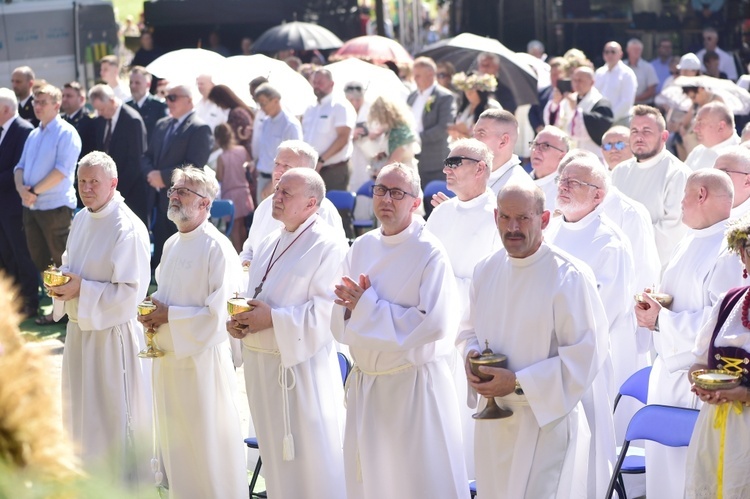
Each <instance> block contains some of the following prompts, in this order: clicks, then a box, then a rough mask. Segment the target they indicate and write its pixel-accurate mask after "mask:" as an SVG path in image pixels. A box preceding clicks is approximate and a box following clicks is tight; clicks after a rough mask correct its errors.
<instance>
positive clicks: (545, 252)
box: [435, 183, 607, 498]
mask: <svg viewBox="0 0 750 499" xmlns="http://www.w3.org/2000/svg"><path fill="white" fill-rule="evenodd" d="M549 218H550V213H549V211H547V210H545V209H544V194H543V193H542V191H541V189H539V187H537V186H534V185H530V184H528V183H523V184H509V185H507V186H505V188H504V189H503V190H502V191H500V194H499V195H498V200H497V210H496V211H495V220H496V223H497V227H498V231H499V233H500V236H501V238H502V242H503V246H504V249H501V250H499V251H497V252H496V253H494V254H492V255H491V256H489V257H487V258H486V259H484V260H482V261H481V262H479V264H477V266H476V268H475V270H474V275H473V280H472V284H471V291H470V297H469V300H470V308H471V313H470V323H469V324H468V327H467V328H466V329H465V330H464V331H463V332H462V333H461V334H460V336H459V341H460V343H459V346H461V347H463V350H464V352H465V353H466V357H467V359H466V376H467V379H468V381H469V385H470V388H471V398H470V403H472V404H476V395H477V394H479V395H482V396H484V397H494V399H495V401H496V402H497V404H498V405H499V406H500V407H503V408H507V409H511V410H512V411H513V415H512V416H511V417H509V418H505V419H496V420H485V421H478V422H477V423H476V426H475V434H476V437H475V439H474V445H475V460H476V466H477V491H478V492H479V494H480V495H481V496H482V497H514V498H515V497H529V498H531V497H587V495H586V481H587V468H586V458H585V457H584V456H585V455H586V454H587V451H588V445H589V434H588V433H589V432H588V428H587V423H586V417H585V415H584V411H583V409H582V407H581V399H582V397H583V396H584V394H585V393H586V392H587V391H588V390H589V387H590V386H591V383H592V381H593V379H594V375H595V374H596V370H597V367H598V366H600V365H601V364H602V362H603V361H604V358H603V353H604V352H606V347H607V317H606V315H605V312H604V308H603V307H602V303H601V299H600V298H599V295H598V294H597V292H596V284H595V281H594V277H593V275H592V273H591V270H590V269H589V268H588V267H587V266H585V265H584V264H582V263H581V262H580V261H579V260H577V259H575V258H572V257H571V256H569V255H568V253H566V252H563V251H561V250H559V249H557V248H556V247H554V246H551V245H548V244H547V243H546V242H545V241H544V238H543V236H542V230H543V229H544V228H545V227H546V226H547V224H548V223H549ZM502 297H505V298H509V297H512V299H501V298H502ZM485 343H487V344H489V347H490V348H491V349H492V350H493V351H494V352H495V353H502V354H505V355H507V356H508V367H507V368H495V367H486V366H483V367H480V370H481V371H482V372H483V373H485V374H489V375H492V376H493V378H492V379H491V380H490V381H485V382H482V381H481V380H480V379H479V378H478V377H476V376H475V375H474V374H472V373H471V371H470V369H469V361H468V357H477V356H479V352H480V351H482V350H484V348H485ZM435 497H437V496H435ZM441 497H445V494H442V495H441Z"/></svg>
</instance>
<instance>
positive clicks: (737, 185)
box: [714, 146, 750, 220]
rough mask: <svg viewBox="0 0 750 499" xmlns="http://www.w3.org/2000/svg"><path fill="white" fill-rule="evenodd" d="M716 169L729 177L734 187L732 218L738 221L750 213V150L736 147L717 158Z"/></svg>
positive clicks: (726, 150)
mask: <svg viewBox="0 0 750 499" xmlns="http://www.w3.org/2000/svg"><path fill="white" fill-rule="evenodd" d="M714 168H716V169H717V170H720V171H723V172H724V173H726V174H727V175H729V179H730V180H731V181H732V186H733V187H734V204H733V205H732V213H731V216H730V218H732V219H733V220H737V219H740V218H742V217H743V216H744V215H745V214H747V213H749V212H750V149H748V148H746V147H741V146H734V147H730V148H727V149H725V150H724V152H723V153H722V154H721V155H719V157H718V158H716V161H715V162H714Z"/></svg>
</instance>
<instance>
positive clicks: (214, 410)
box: [153, 221, 248, 498]
mask: <svg viewBox="0 0 750 499" xmlns="http://www.w3.org/2000/svg"><path fill="white" fill-rule="evenodd" d="M239 266H240V262H239V258H238V257H237V252H236V251H235V250H234V248H233V247H232V243H230V242H229V239H227V238H226V236H224V234H222V233H220V232H219V231H218V230H217V229H216V227H214V226H213V225H212V224H211V223H210V222H208V221H206V222H204V223H203V224H201V225H200V226H198V227H197V228H196V229H195V230H193V231H191V232H186V233H182V232H178V233H176V234H174V235H173V236H172V237H170V238H169V239H168V240H167V242H166V243H164V252H163V254H162V257H161V262H160V263H159V266H158V267H157V269H156V282H157V284H158V289H157V291H156V292H155V293H154V294H153V297H154V298H156V299H157V300H159V301H160V302H163V303H164V304H166V305H167V306H169V322H167V323H166V324H162V325H161V326H159V328H158V329H157V332H156V336H155V337H154V342H155V344H156V345H157V346H158V347H159V348H160V349H161V350H164V351H165V352H166V354H165V355H164V356H163V357H160V358H158V359H155V360H154V361H153V362H154V366H153V370H154V372H153V376H154V386H153V390H154V407H155V415H156V430H157V435H158V442H159V444H160V447H161V452H162V455H163V458H164V468H165V470H166V473H167V478H168V479H169V497H170V498H183V497H222V498H225V497H226V498H240V497H242V498H246V497H247V494H248V492H247V490H248V489H247V469H246V466H245V456H244V448H243V447H244V445H243V443H242V438H243V432H242V430H241V429H240V419H239V415H238V413H237V408H236V406H235V404H234V393H235V391H236V377H235V376H236V375H235V372H234V367H233V365H232V357H231V352H230V347H229V341H228V340H229V335H228V334H227V330H226V320H227V300H229V299H230V298H232V296H233V295H234V293H235V292H237V291H240V290H241V289H244V286H243V285H242V284H241V278H242V275H241V274H242V272H239V271H238V269H239ZM241 286H242V288H241Z"/></svg>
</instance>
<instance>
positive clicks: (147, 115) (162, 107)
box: [126, 95, 167, 140]
mask: <svg viewBox="0 0 750 499" xmlns="http://www.w3.org/2000/svg"><path fill="white" fill-rule="evenodd" d="M126 104H127V105H128V106H130V107H132V108H133V109H135V110H136V111H138V113H140V115H141V118H143V123H145V125H146V133H147V135H148V139H149V140H151V134H152V133H153V131H154V127H155V126H156V122H157V121H159V120H160V119H162V118H164V117H165V116H166V115H167V105H166V104H165V103H164V102H162V101H160V100H158V99H156V98H155V97H154V96H153V95H148V96H147V97H146V101H145V102H144V103H143V107H138V104H136V103H135V102H134V101H133V100H129V101H128V102H126Z"/></svg>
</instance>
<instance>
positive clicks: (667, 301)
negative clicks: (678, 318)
mask: <svg viewBox="0 0 750 499" xmlns="http://www.w3.org/2000/svg"><path fill="white" fill-rule="evenodd" d="M646 294H647V295H648V296H650V297H651V299H652V300H654V301H655V302H656V303H658V304H659V305H661V306H662V307H664V308H669V307H671V306H672V300H673V299H674V298H672V295H668V294H666V293H637V294H636V295H635V301H636V302H638V303H643V302H645V301H646V298H644V296H643V295H646Z"/></svg>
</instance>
